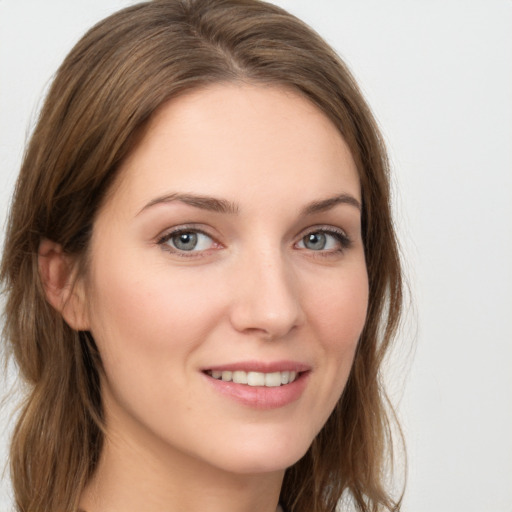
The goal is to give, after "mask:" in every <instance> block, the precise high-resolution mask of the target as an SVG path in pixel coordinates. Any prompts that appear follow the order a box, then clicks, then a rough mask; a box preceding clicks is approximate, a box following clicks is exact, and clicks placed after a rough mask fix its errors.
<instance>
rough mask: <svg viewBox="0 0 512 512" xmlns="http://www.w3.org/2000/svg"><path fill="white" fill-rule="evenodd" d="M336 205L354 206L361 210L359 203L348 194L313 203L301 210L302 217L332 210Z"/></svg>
mask: <svg viewBox="0 0 512 512" xmlns="http://www.w3.org/2000/svg"><path fill="white" fill-rule="evenodd" d="M338 204H348V205H350V206H354V207H355V208H357V209H358V210H359V211H361V210H362V207H361V203H360V202H359V201H358V200H357V199H356V198H355V197H354V196H352V195H350V194H340V195H338V196H334V197H330V198H328V199H322V200H321V201H313V202H312V203H309V204H308V205H306V206H305V207H304V208H303V209H302V214H303V215H312V214H314V213H320V212H325V211H326V210H330V209H331V208H334V207H335V206H337V205H338Z"/></svg>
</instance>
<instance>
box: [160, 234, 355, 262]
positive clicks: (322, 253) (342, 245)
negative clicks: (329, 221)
mask: <svg viewBox="0 0 512 512" xmlns="http://www.w3.org/2000/svg"><path fill="white" fill-rule="evenodd" d="M187 233H194V234H198V235H204V236H207V237H208V238H210V239H211V240H212V243H213V244H214V245H218V246H220V245H221V244H219V243H218V242H216V241H215V239H214V238H213V237H212V236H211V235H209V234H208V233H206V232H205V231H203V230H201V229H198V228H196V227H194V226H180V227H179V228H177V229H174V230H172V231H170V232H168V233H165V234H164V235H162V236H161V237H160V238H158V240H157V242H156V243H157V245H159V246H161V247H162V249H163V250H165V251H168V252H170V253H171V254H176V255H178V256H180V257H183V258H198V257H201V256H202V255H203V254H204V253H205V252H206V251H208V249H205V250H203V251H185V250H180V249H177V248H175V247H172V246H170V245H169V244H167V242H168V241H169V240H171V239H172V238H174V237H176V236H179V235H181V234H187ZM318 233H321V234H324V235H327V236H332V237H333V238H334V239H335V240H336V242H338V244H339V247H338V248H336V249H330V250H318V251H315V250H312V249H311V250H309V252H311V253H312V254H314V256H319V257H329V256H333V255H339V254H341V253H343V252H345V250H347V249H349V248H350V246H351V245H352V241H351V239H350V238H349V237H348V236H347V234H346V233H345V232H344V231H343V230H342V229H336V228H333V227H332V226H329V227H324V226H312V227H311V228H309V229H308V230H307V231H306V232H304V234H302V236H301V237H300V238H299V241H298V242H296V243H295V244H294V245H297V244H298V243H301V242H304V239H305V238H306V237H307V236H309V235H313V234H318ZM304 249H305V250H308V249H307V248H304Z"/></svg>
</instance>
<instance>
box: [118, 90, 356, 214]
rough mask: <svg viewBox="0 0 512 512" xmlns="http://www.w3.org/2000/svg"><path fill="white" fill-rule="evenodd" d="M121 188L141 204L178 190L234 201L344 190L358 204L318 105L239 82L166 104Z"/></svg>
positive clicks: (347, 161) (348, 162) (343, 152)
mask: <svg viewBox="0 0 512 512" xmlns="http://www.w3.org/2000/svg"><path fill="white" fill-rule="evenodd" d="M118 184H119V188H120V189H121V190H122V191H123V190H124V192H123V193H124V194H128V195H129V196H130V200H134V201H135V202H137V201H138V202H139V205H138V206H143V205H142V202H144V201H147V200H149V199H151V196H152V195H155V194H162V193H165V192H174V191H178V192H190V193H199V194H205V195H215V196H220V197H226V198H227V199H230V200H239V199H243V198H244V197H245V196H251V195H253V196H254V195H257V194H258V193H260V194H263V195H265V196H266V197H270V196H275V197H274V199H275V200H276V201H279V200H281V199H283V198H285V197H294V196H297V195H300V196H304V201H307V200H308V198H307V197H306V196H307V195H308V191H309V192H310V193H311V195H312V196H315V197H312V198H310V199H311V200H314V199H317V196H318V195H330V196H332V194H333V191H339V192H344V193H351V194H352V195H354V196H355V197H356V198H358V199H360V190H359V178H358V174H357V169H356V166H355V164H354V161H353V158H352V155H351V153H350V150H349V149H348V146H347V144H346V143H345V141H344V140H343V137H342V136H341V134H340V132H339V131H338V129H337V128H336V127H335V126H334V124H333V123H332V122H331V121H330V120H329V119H328V117H327V116H326V115H325V114H324V113H323V112H321V110H320V109H319V108H318V107H316V106H315V105H313V104H312V103H311V102H310V101H308V100H307V99H306V98H304V97H303V96H302V95H301V94H299V93H298V92H295V91H292V90H289V89H285V88H280V87H276V86H265V85H248V84H238V83H237V84H232V83H229V84H217V85H214V86H210V87H208V88H205V89H200V90H195V91H193V92H190V93H187V94H186V95H183V96H180V97H178V98H175V99H173V100H171V101H169V102H168V103H166V104H164V105H163V106H162V107H161V108H160V109H159V110H158V111H157V112H156V113H155V114H154V116H153V118H152V119H151V120H150V122H149V124H148V126H147V129H146V131H145V134H144V136H143V138H142V139H141V141H140V142H139V143H138V145H137V146H136V148H135V149H134V150H133V151H132V153H131V154H130V155H129V156H128V158H127V159H126V160H125V162H124V163H123V165H122V166H121V169H120V175H119V183H118ZM166 189H169V190H166ZM126 199H127V198H125V200H126Z"/></svg>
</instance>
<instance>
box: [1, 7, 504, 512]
mask: <svg viewBox="0 0 512 512" xmlns="http://www.w3.org/2000/svg"><path fill="white" fill-rule="evenodd" d="M130 3H134V2H129V1H122V0H72V1H69V0H46V1H42V0H0V184H1V185H0V222H2V224H3V223H4V222H5V215H6V210H7V205H8V201H9V196H10V194H11V191H12V187H13V183H14V179H15V176H16V174H17V169H18V166H19V163H20V159H21V155H22V151H23V146H24V143H25V141H26V138H27V133H28V132H29V130H30V127H31V126H32V125H33V121H34V118H35V115H36V113H37V110H38V107H39V105H40V98H41V97H42V95H43V93H44V91H45V88H46V87H47V84H48V82H49V80H50V78H51V76H52V73H53V72H54V71H55V69H56V68H57V66H58V64H59V63H60V61H61V60H62V59H63V57H64V55H65V54H66V53H67V52H68V51H69V49H70V47H71V46H72V44H73V43H74V42H75V41H76V40H77V39H78V38H79V36H80V35H81V34H82V33H83V32H84V31H85V30H86V29H87V28H88V27H89V26H90V25H92V24H93V23H94V22H95V21H97V20H99V19H100V18H103V17H104V16H105V15H107V14H109V13H111V12H112V11H114V10H117V9H118V8H121V7H124V6H127V5H128V4H130ZM275 3H277V4H279V5H282V6H283V7H285V8H287V9H289V10H291V11H292V12H294V13H295V14H297V15H299V17H301V18H302V19H304V20H305V21H307V22H308V23H309V24H311V25H312V26H313V27H314V28H316V29H317V31H318V32H320V34H322V35H323V36H324V37H325V38H326V39H327V40H328V41H329V42H330V43H331V44H332V45H333V46H335V47H336V48H337V49H338V51H339V52H340V53H341V55H342V56H343V57H344V58H345V59H346V61H347V62H348V64H349V65H350V66H351V68H352V70H353V72H354V74H355V75H356V78H358V80H359V82H360V84H361V87H362V89H363V91H364V92H365V94H366V96H367V98H368V100H369V102H370V104H371V105H372V107H373V109H374V111H375V114H376V116H377V118H378V120H379V122H380V124H381V126H382V128H383V131H384V134H385V137H386V139H387V141H388V145H389V149H390V155H391V158H392V163H393V168H394V172H395V189H396V192H395V203H396V216H397V223H398V228H399V232H400V236H401V241H402V245H403V252H404V256H405V260H406V267H407V273H408V276H409V280H410V285H411V290H412V295H413V300H414V302H413V307H411V308H410V312H409V317H408V321H407V323H406V324H405V326H404V330H403V333H402V335H401V337H400V339H399V344H398V345H399V350H398V351H397V353H396V354H395V358H394V360H393V362H392V364H391V366H390V372H389V380H390V383H391V387H392V391H393V397H394V399H395V401H396V402H398V406H399V413H400V416H401V419H402V423H403V428H404V431H405V434H406V438H407V442H408V451H409V479H408V480H409V482H408V490H407V494H406V500H405V507H404V510H405V511H406V512H409V511H410V512H511V511H512V372H511V368H512V272H511V266H512V229H511V225H512V206H511V204H512V149H511V148H512V1H510V0H385V1H383V0H339V1H335V0H316V1H312V0H276V2H275ZM411 346H414V347H415V349H414V350H415V353H414V350H413V349H411V348H410V347H411ZM1 414H2V417H1V420H0V433H1V435H0V439H3V441H2V444H1V445H0V458H1V459H2V461H3V460H5V458H6V435H7V434H6V432H7V430H8V421H7V417H8V411H7V410H6V409H4V410H2V411H1ZM9 492H10V491H9V487H8V484H7V482H6V479H4V483H3V487H0V510H8V509H9Z"/></svg>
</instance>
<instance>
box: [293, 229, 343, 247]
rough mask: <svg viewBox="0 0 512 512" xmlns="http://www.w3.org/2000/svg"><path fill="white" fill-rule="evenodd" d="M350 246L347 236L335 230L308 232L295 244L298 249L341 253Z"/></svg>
mask: <svg viewBox="0 0 512 512" xmlns="http://www.w3.org/2000/svg"><path fill="white" fill-rule="evenodd" d="M349 245H350V240H349V238H348V237H347V235H346V234H345V233H344V232H343V231H341V230H336V229H333V228H331V229H317V230H316V231H310V232H309V233H308V234H306V235H305V236H303V237H302V238H301V240H300V241H299V242H298V243H297V247H298V248H299V249H308V250H310V251H325V252H341V251H343V249H346V248H347V247H349Z"/></svg>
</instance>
